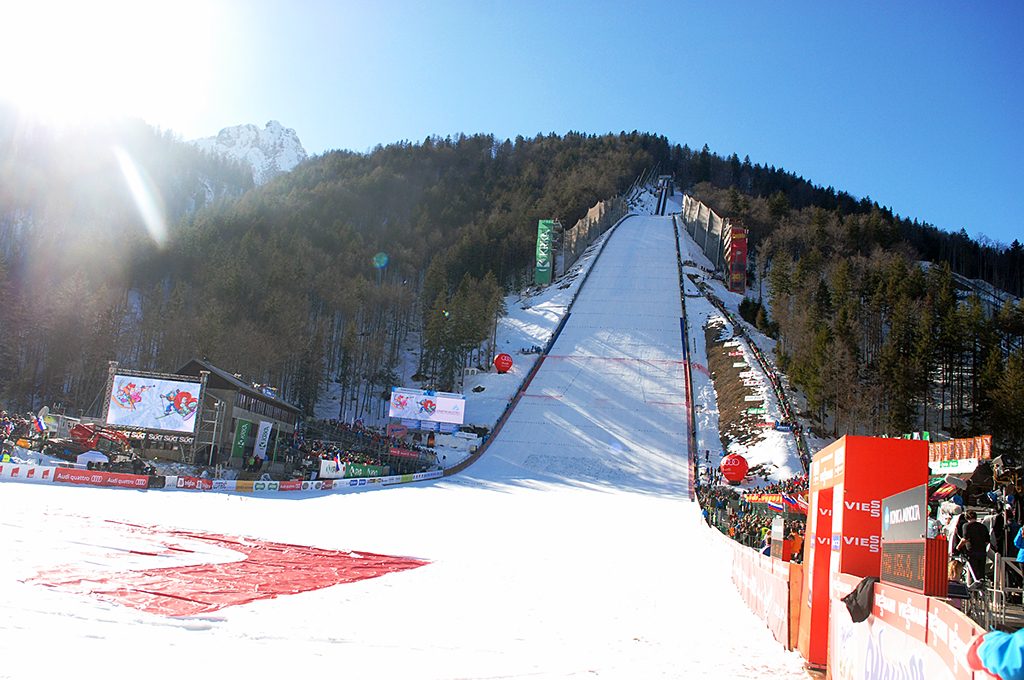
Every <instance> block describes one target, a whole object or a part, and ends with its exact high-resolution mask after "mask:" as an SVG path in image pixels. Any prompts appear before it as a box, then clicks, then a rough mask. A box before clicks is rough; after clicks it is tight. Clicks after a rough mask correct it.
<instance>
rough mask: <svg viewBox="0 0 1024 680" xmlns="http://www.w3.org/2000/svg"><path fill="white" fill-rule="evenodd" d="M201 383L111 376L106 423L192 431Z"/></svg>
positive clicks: (133, 376) (194, 425)
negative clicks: (112, 381) (112, 378)
mask: <svg viewBox="0 0 1024 680" xmlns="http://www.w3.org/2000/svg"><path fill="white" fill-rule="evenodd" d="M201 386H202V383H199V382H191V381H185V380H164V379H160V378H150V377H147V376H138V375H119V374H116V373H115V374H114V389H113V392H112V393H111V394H110V397H109V398H110V407H109V408H108V410H107V424H108V425H114V426H121V427H139V428H145V429H148V430H170V431H172V432H195V429H196V421H197V420H198V413H199V407H200V404H199V388H200V387H201Z"/></svg>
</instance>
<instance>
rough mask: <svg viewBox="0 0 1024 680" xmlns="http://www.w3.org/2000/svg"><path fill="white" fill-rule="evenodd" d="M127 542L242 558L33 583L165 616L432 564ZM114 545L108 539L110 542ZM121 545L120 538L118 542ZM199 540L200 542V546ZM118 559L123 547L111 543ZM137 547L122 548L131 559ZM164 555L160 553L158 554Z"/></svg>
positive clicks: (170, 535) (57, 572) (240, 542)
mask: <svg viewBox="0 0 1024 680" xmlns="http://www.w3.org/2000/svg"><path fill="white" fill-rule="evenodd" d="M123 527H124V531H123V543H124V547H125V548H128V547H129V546H133V545H135V544H136V543H137V540H138V536H137V534H138V533H142V534H143V535H145V536H146V537H147V538H149V539H155V540H157V541H160V542H162V543H163V545H164V546H165V549H166V551H167V553H168V554H178V555H180V554H182V551H186V552H188V553H191V554H194V555H201V554H202V553H203V549H202V544H206V545H207V546H211V547H216V548H217V549H218V550H230V551H232V552H235V553H237V554H238V556H239V559H238V560H237V561H234V562H223V561H221V560H216V561H214V562H211V563H204V564H193V565H185V566H176V567H161V568H151V569H126V570H120V571H119V570H117V569H116V568H111V569H105V568H103V567H97V566H96V565H95V564H89V565H87V564H83V563H76V564H71V565H67V566H64V567H60V568H57V569H52V570H50V571H46V572H42V573H40V574H39V575H38V576H36V577H35V578H34V579H32V580H31V581H29V583H35V584H38V585H45V586H50V587H53V588H56V589H57V590H60V591H63V592H71V593H80V594H88V595H92V596H94V597H97V598H99V599H101V600H105V601H107V602H116V603H118V604H122V605H126V606H129V607H132V608H134V609H140V610H142V611H146V612H149V613H151V614H160V615H164V616H194V615H196V614H202V613H204V612H212V611H216V610H218V609H222V608H224V607H230V606H232V605H236V604H246V603H249V602H254V601H256V600H263V599H267V598H274V597H277V596H279V595H291V594H295V593H303V592H307V591H310V590H318V589H320V588H327V587H329V586H333V585H337V584H340V583H353V582H355V581H361V580H363V579H368V578H375V577H377V576H383V575H384V574H390V573H395V572H400V571H405V570H407V569H415V568H416V567H420V566H423V565H424V564H428V563H427V562H426V561H425V560H418V559H414V558H411V557H392V556H390V555H375V554H373V553H368V552H363V551H361V550H360V551H358V552H346V551H342V550H326V549H323V548H315V547H312V546H304V545H291V544H286V543H274V542H272V541H262V540H259V539H253V538H241V537H237V536H224V535H218V534H202V533H192V532H186V531H160V530H157V529H155V528H148V527H139V526H132V525H123ZM107 540H109V539H107ZM113 540H114V541H115V542H117V540H118V539H117V538H116V537H115V538H114V539H113ZM197 543H198V544H199V545H197ZM112 547H113V548H114V550H115V555H121V554H122V553H121V552H119V551H120V550H121V546H116V545H115V546H112ZM132 552H133V551H132V550H131V549H124V550H123V554H129V553H132ZM158 554H159V553H154V555H158Z"/></svg>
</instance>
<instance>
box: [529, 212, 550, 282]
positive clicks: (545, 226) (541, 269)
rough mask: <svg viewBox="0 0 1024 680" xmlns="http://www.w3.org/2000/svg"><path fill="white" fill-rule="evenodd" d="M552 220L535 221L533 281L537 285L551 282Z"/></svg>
mask: <svg viewBox="0 0 1024 680" xmlns="http://www.w3.org/2000/svg"><path fill="white" fill-rule="evenodd" d="M554 224H555V221H554V220H539V221H538V222H537V268H536V269H534V271H533V282H534V283H536V284H537V285H538V286H546V285H548V284H549V283H551V269H552V266H551V265H552V263H551V230H552V229H553V227H554Z"/></svg>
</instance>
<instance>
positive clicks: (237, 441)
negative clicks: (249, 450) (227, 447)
mask: <svg viewBox="0 0 1024 680" xmlns="http://www.w3.org/2000/svg"><path fill="white" fill-rule="evenodd" d="M252 425H253V424H252V422H251V421H248V420H242V419H241V418H239V419H238V424H237V425H235V438H234V441H233V442H232V444H231V457H232V458H243V457H244V456H245V443H246V441H248V439H249V433H250V432H251V431H252Z"/></svg>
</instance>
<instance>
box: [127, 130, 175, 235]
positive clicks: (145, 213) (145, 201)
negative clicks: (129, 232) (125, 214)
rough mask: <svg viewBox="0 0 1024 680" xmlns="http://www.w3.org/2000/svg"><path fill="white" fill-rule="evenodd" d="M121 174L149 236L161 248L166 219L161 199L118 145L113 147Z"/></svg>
mask: <svg viewBox="0 0 1024 680" xmlns="http://www.w3.org/2000/svg"><path fill="white" fill-rule="evenodd" d="M114 156H116V157H117V162H118V165H120V166H121V174H123V175H124V181H125V183H127V184H128V189H129V190H130V191H131V192H132V200H134V201H135V207H136V208H137V209H138V211H139V215H140V216H141V217H142V222H143V223H144V224H145V225H146V231H147V232H149V237H150V238H151V239H153V241H154V242H155V243H156V245H157V246H158V247H160V248H162V247H163V246H164V245H165V244H166V243H167V219H166V218H165V217H164V206H163V200H162V199H161V198H160V194H159V193H157V191H156V188H155V187H154V185H153V182H152V181H151V180H150V179H149V177H148V176H146V174H145V171H144V170H143V169H142V168H140V167H139V166H138V165H136V164H135V161H133V160H132V157H131V156H130V155H128V152H127V151H125V150H124V149H122V148H120V147H116V148H115V149H114Z"/></svg>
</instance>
